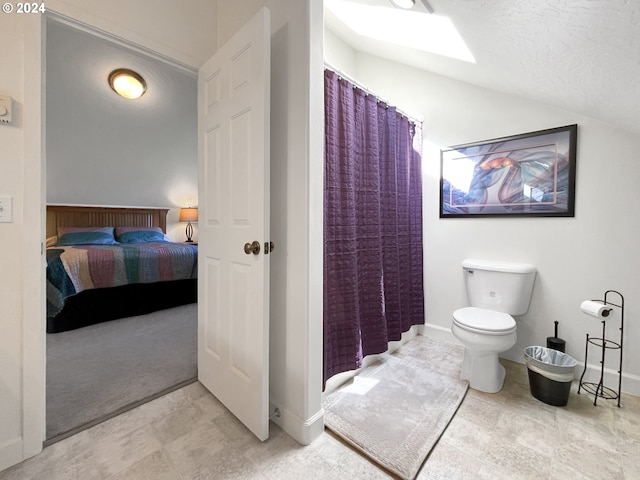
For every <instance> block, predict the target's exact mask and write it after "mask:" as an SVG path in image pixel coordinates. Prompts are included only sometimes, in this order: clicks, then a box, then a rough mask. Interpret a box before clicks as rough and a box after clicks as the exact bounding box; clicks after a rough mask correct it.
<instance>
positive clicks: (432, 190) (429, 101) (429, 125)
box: [325, 31, 640, 394]
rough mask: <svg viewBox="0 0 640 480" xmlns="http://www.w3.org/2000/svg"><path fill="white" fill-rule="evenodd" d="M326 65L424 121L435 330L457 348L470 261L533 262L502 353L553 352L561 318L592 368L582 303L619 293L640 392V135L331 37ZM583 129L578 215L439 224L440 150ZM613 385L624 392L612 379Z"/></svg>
mask: <svg viewBox="0 0 640 480" xmlns="http://www.w3.org/2000/svg"><path fill="white" fill-rule="evenodd" d="M325 60H326V62H327V63H329V64H331V65H333V66H334V67H336V68H339V69H340V70H342V71H344V72H345V73H346V74H348V75H350V76H352V77H354V78H356V79H358V81H359V82H361V83H363V84H364V85H366V86H367V88H369V89H370V90H372V91H374V92H376V93H377V94H379V95H380V96H381V97H383V98H384V99H386V100H388V101H390V102H391V103H393V104H395V105H397V106H399V107H400V108H401V109H402V110H404V111H406V112H407V113H409V114H411V115H415V116H416V117H422V118H423V119H424V124H423V136H424V144H423V173H424V237H425V256H424V269H425V297H426V312H425V315H426V322H427V326H426V328H425V333H426V334H429V335H435V336H439V337H441V338H444V339H447V340H450V341H455V339H454V338H453V336H452V335H451V333H450V331H449V327H450V323H451V313H452V312H453V311H454V310H455V309H456V308H459V307H461V306H465V305H467V303H466V297H465V293H464V286H463V279H462V270H461V268H460V262H461V261H462V259H464V258H467V257H477V258H487V259H495V260H506V261H520V262H529V263H533V264H534V265H536V267H537V268H538V274H537V278H536V283H535V287H534V293H533V298H532V301H531V306H530V308H529V311H528V313H527V314H526V315H524V316H522V317H519V318H518V319H517V322H518V342H517V344H516V345H515V346H514V347H513V348H512V349H511V350H509V351H507V352H505V353H504V354H503V356H504V357H505V358H508V359H511V360H514V361H518V362H522V361H523V349H524V347H526V346H528V345H545V344H546V337H548V336H553V321H554V320H558V321H559V322H560V324H559V336H560V337H562V338H564V339H565V340H566V341H567V353H568V354H570V355H571V356H573V357H574V358H576V360H578V361H579V362H582V361H583V360H584V347H585V334H586V333H589V334H591V335H595V336H600V334H601V325H600V322H599V321H598V320H597V319H595V318H591V317H587V316H586V315H584V314H582V313H581V312H580V310H579V305H580V303H581V301H582V300H584V299H598V298H602V296H603V294H604V292H605V291H606V290H608V289H614V290H618V291H620V292H621V293H622V294H624V295H625V301H626V304H625V314H626V315H625V317H626V318H625V320H626V323H625V338H624V346H625V348H626V349H625V351H624V362H623V373H624V374H623V383H622V389H623V391H626V392H630V393H635V394H640V350H638V349H635V348H633V346H634V345H637V344H638V342H640V326H639V323H638V322H637V321H635V320H634V319H637V318H638V316H639V315H640V307H639V306H638V301H637V300H636V298H635V297H636V295H637V288H636V286H637V283H638V282H637V279H636V272H637V271H638V269H639V267H640V256H639V255H637V253H636V246H637V236H638V233H639V231H640V216H638V215H636V214H634V213H633V208H634V205H638V204H640V190H639V189H638V188H637V185H636V178H640V164H638V162H637V161H636V157H637V152H638V151H639V150H640V136H639V135H638V132H629V131H625V130H622V129H620V128H617V127H615V126H613V125H610V124H606V123H603V122H600V121H598V120H595V119H592V118H587V117H584V116H581V115H578V114H574V113H572V112H568V111H564V110H560V109H557V108H554V107H553V106H552V105H545V104H541V103H535V102H530V101H528V100H524V99H521V98H518V97H514V96H511V95H505V94H502V93H498V92H495V91H491V90H487V89H482V88H478V87H475V86H472V85H470V84H466V83H463V82H459V81H455V80H451V79H448V78H445V77H442V76H438V75H434V74H430V73H428V72H425V71H422V70H418V69H415V68H412V67H407V66H404V65H400V64H396V63H394V62H391V61H388V60H383V59H381V58H378V57H374V56H371V55H368V54H363V53H360V52H355V51H353V49H351V48H350V47H348V46H347V45H346V44H344V42H342V41H341V40H340V39H339V38H337V37H336V36H335V35H333V34H332V33H331V32H327V31H325ZM574 123H577V124H578V148H577V169H576V170H577V176H576V214H575V217H574V218H524V219H516V218H495V219H494V218H483V219H440V218H439V216H438V212H439V209H438V202H439V175H440V170H439V169H440V149H441V148H444V147H446V146H449V145H456V144H461V143H467V142H473V141H480V140H487V139H491V138H497V137H503V136H508V135H512V134H518V133H525V132H530V131H535V130H542V129H545V128H552V127H558V126H563V125H568V124H574ZM614 298H615V299H616V300H617V298H616V297H611V298H610V300H613V299H614ZM618 319H619V315H618ZM618 327H619V323H617V322H616V321H615V319H614V321H613V322H612V327H610V328H609V330H608V332H607V336H608V337H612V338H613V339H616V338H619V331H618V330H617V328H618ZM613 353H614V352H611V351H610V352H609V354H608V358H609V360H608V361H607V362H606V366H607V368H608V369H611V373H614V372H615V371H616V370H617V362H616V361H613V360H614V359H615V358H617V352H615V355H614V354H613ZM614 357H615V358H614ZM598 361H599V353H598V354H596V352H595V351H590V354H589V364H590V365H591V364H593V365H592V366H593V367H594V368H596V366H597V364H598ZM598 368H599V367H598ZM581 372H582V367H581V366H580V368H578V373H581ZM591 374H592V372H589V374H588V375H591ZM594 378H595V377H594ZM607 382H608V383H606V384H607V385H609V384H611V386H613V387H616V386H617V383H616V382H614V381H613V379H612V378H610V377H609V376H608V377H607Z"/></svg>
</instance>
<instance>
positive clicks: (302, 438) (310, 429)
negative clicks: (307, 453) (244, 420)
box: [269, 404, 324, 445]
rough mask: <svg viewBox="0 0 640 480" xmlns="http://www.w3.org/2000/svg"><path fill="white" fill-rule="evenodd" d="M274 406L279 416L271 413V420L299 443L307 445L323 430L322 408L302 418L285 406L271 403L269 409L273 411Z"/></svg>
mask: <svg viewBox="0 0 640 480" xmlns="http://www.w3.org/2000/svg"><path fill="white" fill-rule="evenodd" d="M276 408H277V409H278V411H279V412H280V416H275V415H272V417H271V421H272V422H273V423H275V424H276V425H278V426H279V427H280V428H282V430H284V431H285V432H286V433H287V435H289V436H290V437H291V438H293V439H294V440H295V441H296V442H298V443H299V444H301V445H309V444H310V443H311V442H313V441H314V440H315V439H316V438H318V437H319V436H320V435H321V434H322V432H323V431H324V411H323V410H322V409H321V410H319V411H318V412H316V413H315V414H314V415H312V416H311V417H310V418H308V419H306V420H304V419H302V418H300V417H298V416H297V415H295V414H294V413H293V412H291V411H289V410H287V408H286V407H280V406H278V407H276V405H273V404H271V405H270V407H269V411H270V412H275V411H276Z"/></svg>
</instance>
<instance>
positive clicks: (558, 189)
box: [440, 125, 578, 218]
mask: <svg viewBox="0 0 640 480" xmlns="http://www.w3.org/2000/svg"><path fill="white" fill-rule="evenodd" d="M577 134H578V126H577V125H566V126H564V127H557V128H550V129H546V130H539V131H536V132H530V133H523V134H520V135H514V136H509V137H503V138H496V139H493V140H485V141H482V142H474V143H467V144H463V145H456V146H453V147H448V148H446V149H444V150H441V151H440V218H470V217H504V216H512V217H573V216H574V215H575V178H576V145H577Z"/></svg>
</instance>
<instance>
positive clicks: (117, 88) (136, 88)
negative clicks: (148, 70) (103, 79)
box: [109, 68, 147, 99]
mask: <svg viewBox="0 0 640 480" xmlns="http://www.w3.org/2000/svg"><path fill="white" fill-rule="evenodd" d="M109 86H110V87H111V88H112V89H113V91H114V92H116V93H117V94H118V95H120V96H121V97H124V98H129V99H135V98H139V97H141V96H142V94H143V93H144V92H145V91H146V90H147V82H145V81H144V78H142V77H141V76H140V75H139V74H138V73H136V72H134V71H133V70H129V69H128V68H118V69H117V70H114V71H113V72H111V73H110V74H109Z"/></svg>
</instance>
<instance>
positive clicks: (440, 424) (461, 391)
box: [323, 335, 468, 479]
mask: <svg viewBox="0 0 640 480" xmlns="http://www.w3.org/2000/svg"><path fill="white" fill-rule="evenodd" d="M463 352H464V349H463V347H462V346H459V345H452V344H447V343H444V342H439V341H437V340H435V339H433V338H430V337H425V336H422V335H418V336H416V337H415V338H414V339H412V340H410V341H409V342H407V343H406V344H405V345H403V346H402V347H400V349H398V350H397V351H395V352H394V353H391V354H385V355H383V357H382V358H381V359H380V361H378V362H376V363H374V364H372V365H371V366H369V367H366V368H364V369H363V370H362V371H361V372H360V373H359V374H358V375H357V376H356V377H354V378H353V380H351V381H350V382H348V383H347V384H346V385H343V386H342V387H341V388H339V389H338V390H336V391H335V392H333V393H330V394H328V395H326V396H325V397H324V398H323V407H324V410H325V417H324V418H325V425H326V426H327V427H328V428H329V429H330V430H332V431H333V432H334V433H335V434H337V435H338V436H339V437H341V438H343V439H344V440H345V441H346V442H348V443H349V444H351V445H353V446H354V447H355V448H357V449H358V450H360V451H362V452H363V453H364V454H365V455H367V456H368V457H369V458H371V459H372V460H374V461H375V462H376V463H378V464H380V465H381V466H382V467H384V468H386V469H387V470H389V471H390V472H392V473H394V474H396V475H398V476H399V477H401V478H403V479H413V478H414V477H415V475H416V474H417V473H418V471H419V470H420V467H421V466H422V464H423V463H424V460H425V459H426V458H427V455H429V452H430V451H431V449H432V448H433V446H434V445H435V444H436V442H437V441H438V439H439V438H440V436H441V435H442V433H443V432H444V430H445V428H446V427H447V425H448V424H449V422H450V421H451V419H452V418H453V416H454V414H455V412H456V410H457V409H458V406H459V405H460V403H461V402H462V400H463V398H464V396H465V394H466V392H467V388H468V382H466V381H462V380H459V379H458V375H459V372H460V367H461V365H462V356H463Z"/></svg>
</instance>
